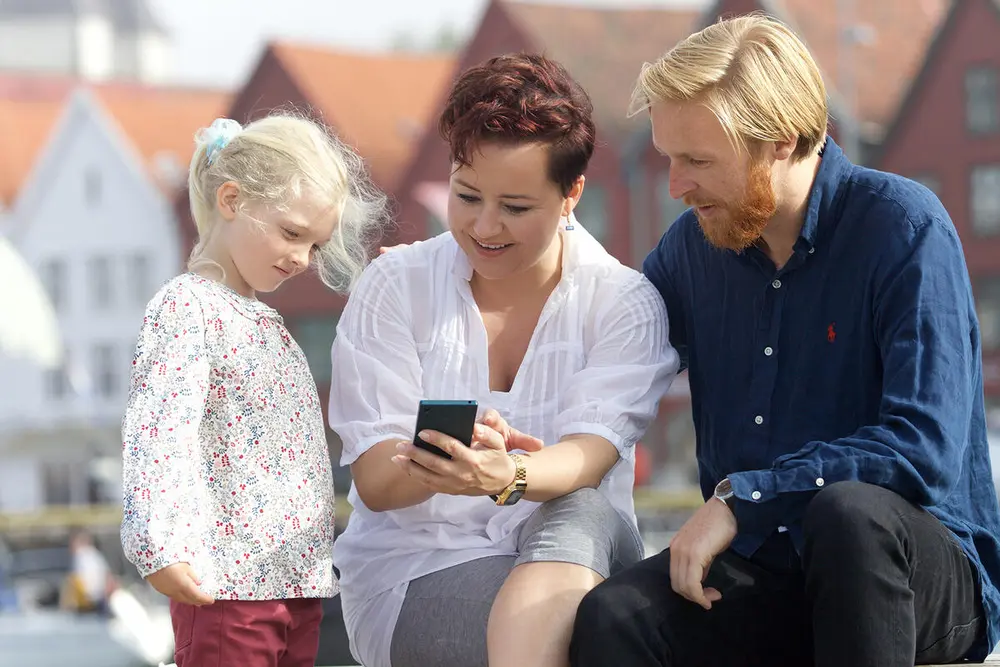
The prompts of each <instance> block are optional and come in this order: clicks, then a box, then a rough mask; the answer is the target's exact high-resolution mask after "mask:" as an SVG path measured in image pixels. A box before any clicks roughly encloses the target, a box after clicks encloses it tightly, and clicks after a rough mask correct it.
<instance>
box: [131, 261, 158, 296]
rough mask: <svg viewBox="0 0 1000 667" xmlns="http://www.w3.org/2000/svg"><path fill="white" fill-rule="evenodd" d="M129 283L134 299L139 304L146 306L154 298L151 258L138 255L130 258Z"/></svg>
mask: <svg viewBox="0 0 1000 667" xmlns="http://www.w3.org/2000/svg"><path fill="white" fill-rule="evenodd" d="M128 282H129V288H130V289H131V291H132V297H133V298H134V299H135V302H136V303H138V304H145V303H146V302H147V301H149V299H150V298H152V296H153V295H152V294H151V293H150V292H151V291H152V287H151V285H150V275H149V257H147V256H146V255H140V254H136V255H133V256H132V257H131V258H129V263H128Z"/></svg>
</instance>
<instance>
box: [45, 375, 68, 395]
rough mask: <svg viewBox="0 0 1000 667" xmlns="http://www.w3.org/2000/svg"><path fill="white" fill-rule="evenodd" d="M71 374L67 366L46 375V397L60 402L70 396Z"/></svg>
mask: <svg viewBox="0 0 1000 667" xmlns="http://www.w3.org/2000/svg"><path fill="white" fill-rule="evenodd" d="M69 390H70V386H69V373H67V372H66V367H65V366H59V367H57V368H52V369H49V370H48V371H46V373H45V395H46V396H48V397H49V398H51V399H53V400H56V401H60V400H62V399H64V398H66V396H67V395H68V394H69Z"/></svg>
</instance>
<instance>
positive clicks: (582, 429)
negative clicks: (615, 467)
mask: <svg viewBox="0 0 1000 667" xmlns="http://www.w3.org/2000/svg"><path fill="white" fill-rule="evenodd" d="M557 432H558V433H559V440H562V439H563V438H565V437H567V436H571V435H596V436H599V437H601V438H604V439H605V440H607V441H608V442H610V443H611V445H612V446H613V447H614V448H615V449H617V450H618V455H619V456H621V458H622V459H624V460H626V461H631V460H632V457H633V456H634V452H635V447H634V445H635V442H633V441H629V440H626V439H625V438H623V437H621V436H620V435H618V434H617V433H615V432H614V431H612V430H611V429H610V428H608V427H607V426H605V425H604V424H600V423H597V422H586V421H577V422H572V423H569V424H566V425H565V426H562V427H560V428H559V429H558V431H557Z"/></svg>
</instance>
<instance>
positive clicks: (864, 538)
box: [570, 482, 986, 667]
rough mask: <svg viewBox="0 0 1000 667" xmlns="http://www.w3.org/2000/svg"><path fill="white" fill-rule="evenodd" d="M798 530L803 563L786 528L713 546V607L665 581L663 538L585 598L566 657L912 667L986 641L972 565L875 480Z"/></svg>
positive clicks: (678, 663)
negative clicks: (760, 542)
mask: <svg viewBox="0 0 1000 667" xmlns="http://www.w3.org/2000/svg"><path fill="white" fill-rule="evenodd" d="M803 531H804V536H805V545H804V548H803V553H802V558H801V560H800V559H799V558H798V557H797V555H796V554H795V550H794V548H793V547H792V546H791V540H790V539H789V538H788V537H787V534H785V533H776V534H775V536H774V537H772V538H771V539H770V540H768V542H767V543H765V546H764V547H762V549H761V550H760V551H759V552H758V554H755V556H754V558H753V559H751V560H746V559H743V558H741V557H740V556H738V555H736V554H735V553H733V552H726V553H723V554H721V555H720V556H719V557H718V558H717V559H716V560H715V562H714V563H713V565H712V567H711V569H710V571H709V574H708V578H707V580H706V582H705V585H706V586H712V587H714V588H717V589H718V590H719V591H720V592H721V593H722V599H721V600H720V601H718V602H715V603H714V604H713V605H712V609H710V610H705V609H702V608H701V607H699V606H698V605H696V604H694V603H693V602H689V601H687V600H685V599H684V598H682V597H681V596H679V595H678V594H676V593H674V591H673V590H672V589H671V587H670V553H669V549H668V550H666V551H664V552H663V553H660V554H659V555H656V556H653V557H651V558H647V559H646V560H644V561H642V562H641V563H638V564H637V565H634V566H632V567H631V568H629V569H626V570H624V571H623V572H620V573H619V574H617V575H615V576H612V577H610V578H609V579H608V580H607V581H605V582H604V583H602V584H601V585H599V586H597V587H596V588H595V589H594V590H593V591H591V592H590V593H589V594H588V595H587V596H586V597H585V598H584V600H583V602H582V603H581V605H580V609H579V612H578V614H577V618H576V626H575V628H574V631H573V640H572V644H571V646H570V662H571V664H572V666H573V667H592V666H593V667H596V666H597V665H600V666H601V667H611V666H614V667H639V666H645V665H663V666H664V667H741V666H745V667H757V666H758V665H759V666H761V667H764V666H767V667H777V666H779V665H780V666H785V665H787V666H788V667H808V666H809V665H815V666H816V667H848V666H850V667H912V666H913V665H914V664H925V663H948V662H956V661H960V660H961V659H962V658H963V657H964V656H965V655H966V654H967V653H968V652H969V650H970V649H971V648H972V647H973V645H974V644H975V642H976V641H977V640H980V639H982V636H983V634H984V633H985V628H986V620H985V615H984V613H983V609H982V603H981V600H980V597H979V596H980V593H979V585H978V582H977V580H976V574H975V572H974V571H973V569H972V565H971V563H970V562H969V559H968V558H967V557H966V555H965V553H964V552H963V551H962V549H961V548H960V547H959V545H958V543H957V542H956V540H955V538H954V537H953V536H952V534H951V533H950V532H949V531H948V530H947V529H946V528H945V527H944V526H943V525H941V523H940V522H939V521H938V520H937V519H935V518H934V517H933V516H931V515H930V514H929V513H927V512H926V511H925V510H923V509H921V508H920V507H917V506H915V505H913V504H911V503H909V502H907V501H906V500H904V499H903V498H901V497H900V496H898V495H896V494H895V493H893V492H891V491H887V490H885V489H882V488H880V487H877V486H871V485H868V484H861V483H856V482H843V483H839V484H831V485H830V486H828V487H827V488H825V489H823V490H822V491H821V492H819V493H818V494H816V496H815V498H814V499H813V500H812V501H811V502H810V504H809V507H808V508H807V511H806V516H805V518H804V521H803ZM782 550H784V551H785V552H786V553H787V554H788V556H787V558H786V559H785V562H784V563H783V564H782V563H781V561H782V558H781V552H782ZM765 556H766V558H765ZM776 556H777V557H776ZM765 560H766V562H767V566H764V565H763V564H762V562H763V561H765ZM775 563H778V565H775ZM785 565H787V567H786V566H785Z"/></svg>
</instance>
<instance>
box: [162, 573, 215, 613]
mask: <svg viewBox="0 0 1000 667" xmlns="http://www.w3.org/2000/svg"><path fill="white" fill-rule="evenodd" d="M146 581H148V582H149V584H150V585H151V586H152V587H153V588H155V589H156V590H157V591H158V592H160V593H162V594H163V595H166V596H167V597H168V598H170V599H171V600H173V601H174V602H180V603H182V604H190V605H194V606H196V607H200V606H202V605H206V604H212V603H213V602H215V600H214V599H213V598H211V597H209V596H208V595H206V594H205V593H203V592H202V591H201V589H200V588H198V585H199V584H200V583H201V580H199V579H198V576H197V575H196V574H195V573H194V570H192V569H191V566H190V565H188V564H187V563H174V564H173V565H168V566H166V567H165V568H163V569H162V570H157V571H156V572H154V573H153V574H151V575H149V576H148V577H146Z"/></svg>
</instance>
